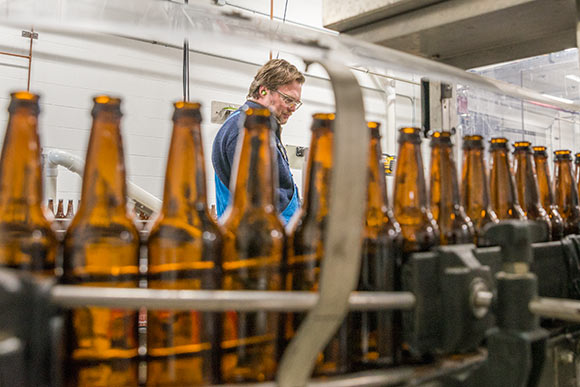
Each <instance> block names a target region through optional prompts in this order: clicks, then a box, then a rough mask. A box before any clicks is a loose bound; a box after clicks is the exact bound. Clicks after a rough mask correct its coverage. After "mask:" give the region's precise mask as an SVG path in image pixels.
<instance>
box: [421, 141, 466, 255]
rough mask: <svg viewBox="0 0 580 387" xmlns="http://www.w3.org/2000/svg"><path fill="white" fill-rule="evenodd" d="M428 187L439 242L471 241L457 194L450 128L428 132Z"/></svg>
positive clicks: (444, 243) (446, 243)
mask: <svg viewBox="0 0 580 387" xmlns="http://www.w3.org/2000/svg"><path fill="white" fill-rule="evenodd" d="M429 187H430V191H429V192H430V195H429V198H430V200H429V207H430V209H431V213H432V214H433V218H434V219H435V221H436V222H437V225H438V226H439V233H440V243H441V244H442V245H453V244H460V243H473V242H474V238H475V231H474V229H473V223H472V222H471V219H469V217H468V216H467V215H466V214H465V210H464V209H463V207H462V206H461V201H460V198H459V185H458V183H457V169H456V166H455V160H454V157H453V144H452V143H451V133H450V132H434V133H433V135H432V138H431V173H430V184H429Z"/></svg>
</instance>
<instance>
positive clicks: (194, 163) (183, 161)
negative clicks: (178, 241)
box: [162, 116, 207, 218]
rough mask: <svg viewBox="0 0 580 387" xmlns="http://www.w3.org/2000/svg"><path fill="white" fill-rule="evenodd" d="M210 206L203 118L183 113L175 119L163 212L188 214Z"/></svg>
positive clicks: (166, 213)
mask: <svg viewBox="0 0 580 387" xmlns="http://www.w3.org/2000/svg"><path fill="white" fill-rule="evenodd" d="M206 207H207V196H206V180H205V167H204V155H203V148H202V138H201V128H200V121H199V120H198V119H196V118H195V117H191V116H182V117H178V118H176V119H175V120H174V125H173V135H172V137H171V145H170V146H169V155H168V158H167V171H166V173H165V188H164V194H163V208H162V213H163V215H165V216H173V217H185V218H188V217H190V216H191V214H192V210H202V209H204V208H206Z"/></svg>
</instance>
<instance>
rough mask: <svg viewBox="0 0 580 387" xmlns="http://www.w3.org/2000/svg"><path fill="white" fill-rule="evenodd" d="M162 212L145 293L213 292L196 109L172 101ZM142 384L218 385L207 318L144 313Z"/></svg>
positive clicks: (218, 247) (216, 249)
mask: <svg viewBox="0 0 580 387" xmlns="http://www.w3.org/2000/svg"><path fill="white" fill-rule="evenodd" d="M174 106H175V112H174V113H173V136H172V138H171V145H170V147H169V156H168V159H167V171H166V174H165V191H164V195H163V206H162V208H161V212H160V213H159V216H158V217H157V220H156V221H155V224H154V225H153V227H152V228H151V233H150V236H149V240H148V242H147V243H148V257H149V269H148V281H147V284H148V287H150V288H153V289H187V290H199V289H215V288H216V286H217V281H218V279H219V278H217V272H216V268H217V267H218V265H219V264H220V259H221V253H222V244H223V238H222V235H221V232H220V230H219V228H218V226H217V224H216V223H215V222H214V221H213V219H212V218H211V216H210V214H209V211H208V207H207V197H206V180H205V166H204V157H203V148H202V139H201V127H200V123H201V114H200V111H199V109H200V105H199V104H198V103H189V102H177V103H175V105H174ZM147 322H148V326H147V352H148V356H147V385H148V386H175V387H177V386H196V385H205V384H214V383H217V382H218V381H217V380H214V379H213V373H212V370H213V368H214V367H215V365H214V364H213V362H212V350H215V351H218V349H217V348H213V344H214V342H213V337H214V335H215V333H216V332H213V329H214V326H215V322H213V314H210V313H201V312H198V311H193V310H192V311H175V310H162V311H149V312H148V319H147Z"/></svg>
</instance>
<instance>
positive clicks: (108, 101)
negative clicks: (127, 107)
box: [93, 95, 121, 106]
mask: <svg viewBox="0 0 580 387" xmlns="http://www.w3.org/2000/svg"><path fill="white" fill-rule="evenodd" d="M93 101H94V102H95V104H99V105H111V106H113V105H121V98H117V97H111V96H109V95H97V96H96V97H94V98H93Z"/></svg>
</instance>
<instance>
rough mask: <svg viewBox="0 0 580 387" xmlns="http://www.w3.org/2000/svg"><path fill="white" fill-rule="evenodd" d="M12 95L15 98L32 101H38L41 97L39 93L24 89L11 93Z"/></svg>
mask: <svg viewBox="0 0 580 387" xmlns="http://www.w3.org/2000/svg"><path fill="white" fill-rule="evenodd" d="M10 97H11V98H12V99H13V100H19V101H30V102H38V100H39V99H40V96H39V95H38V94H34V93H31V92H29V91H24V90H21V91H15V92H12V93H10Z"/></svg>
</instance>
